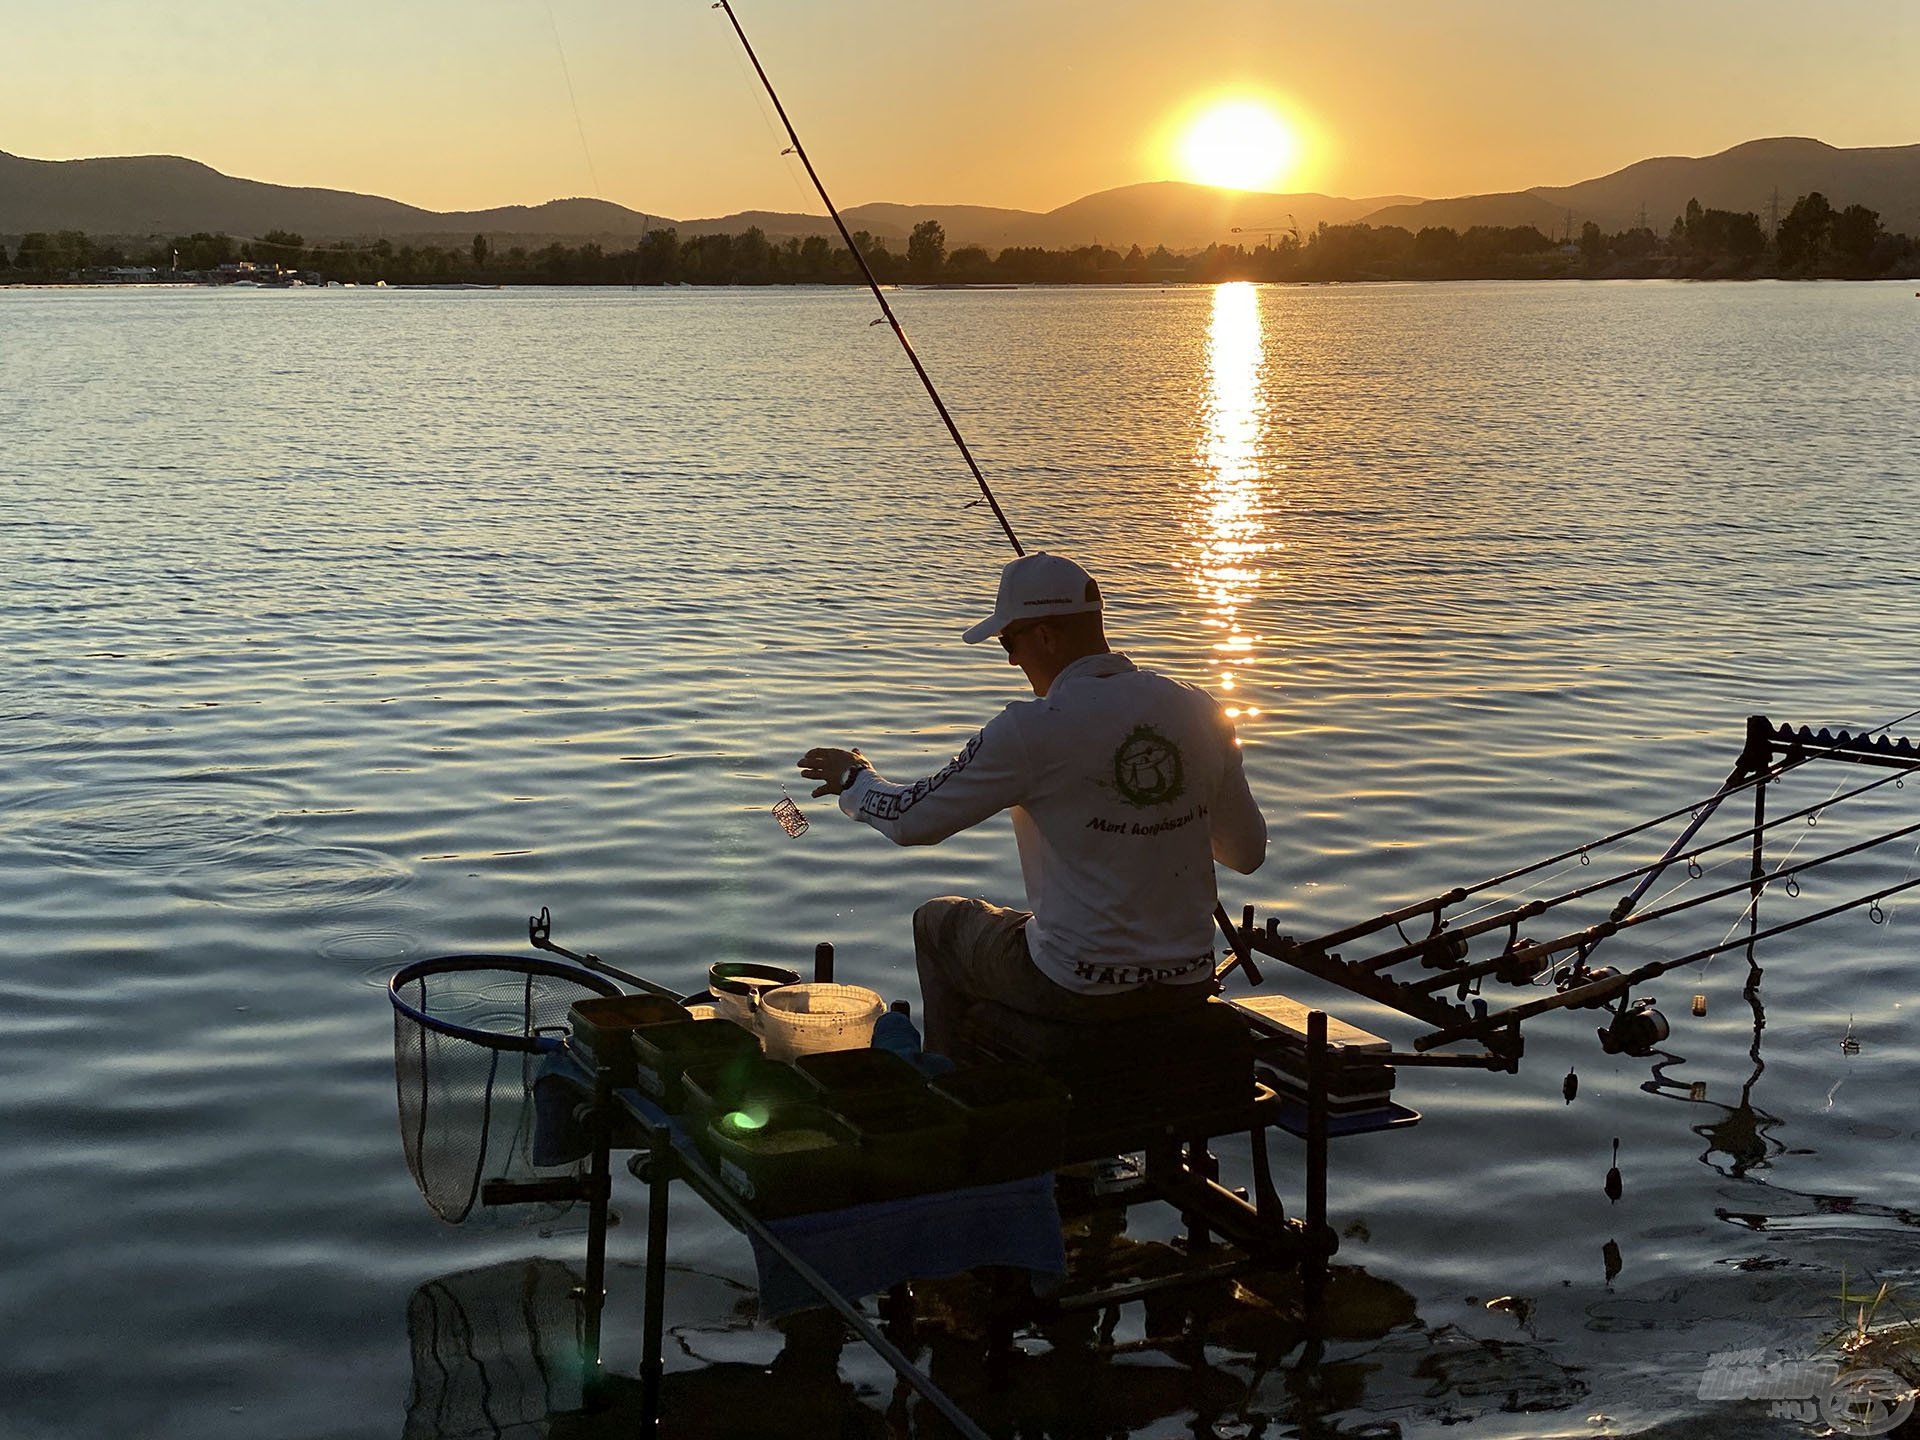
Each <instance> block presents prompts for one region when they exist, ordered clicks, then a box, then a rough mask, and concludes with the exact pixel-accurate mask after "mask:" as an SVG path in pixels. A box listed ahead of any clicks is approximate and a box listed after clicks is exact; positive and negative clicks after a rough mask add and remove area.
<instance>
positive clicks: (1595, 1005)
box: [1556, 961, 1626, 1010]
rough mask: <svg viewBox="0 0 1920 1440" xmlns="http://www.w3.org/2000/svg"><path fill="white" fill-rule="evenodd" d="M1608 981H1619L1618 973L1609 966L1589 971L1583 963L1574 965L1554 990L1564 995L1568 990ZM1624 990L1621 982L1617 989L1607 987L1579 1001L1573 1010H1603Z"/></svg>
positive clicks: (1624, 985) (1624, 986)
mask: <svg viewBox="0 0 1920 1440" xmlns="http://www.w3.org/2000/svg"><path fill="white" fill-rule="evenodd" d="M1608 980H1620V972H1619V971H1618V970H1616V969H1614V967H1613V966H1611V965H1601V966H1597V967H1596V968H1594V969H1592V970H1589V969H1588V968H1587V967H1586V964H1585V963H1584V961H1583V962H1582V963H1580V964H1577V965H1575V966H1574V968H1573V969H1572V970H1571V971H1570V972H1568V974H1567V978H1566V979H1564V980H1562V981H1561V982H1560V983H1559V985H1558V986H1557V987H1556V988H1557V989H1559V990H1560V991H1561V992H1562V993H1565V992H1566V991H1568V990H1578V989H1580V988H1581V987H1583V986H1586V985H1597V984H1601V983H1602V982H1604V981H1608ZM1625 989H1626V982H1625V981H1624V980H1621V981H1620V984H1619V985H1618V986H1617V987H1615V986H1608V987H1607V988H1605V989H1603V990H1601V991H1599V992H1598V993H1597V994H1594V995H1591V996H1589V997H1588V998H1587V999H1585V1000H1582V1001H1579V1002H1578V1003H1577V1004H1576V1005H1575V1006H1574V1008H1575V1009H1576V1010H1602V1009H1605V1008H1606V1007H1607V1006H1608V1005H1611V1004H1612V1003H1613V998H1614V996H1616V995H1619V994H1621V993H1622V992H1623V991H1624V990H1625Z"/></svg>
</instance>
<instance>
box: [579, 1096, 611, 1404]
mask: <svg viewBox="0 0 1920 1440" xmlns="http://www.w3.org/2000/svg"><path fill="white" fill-rule="evenodd" d="M612 1104H613V1072H612V1071H611V1070H609V1069H608V1068H607V1067H606V1066H604V1065H603V1066H601V1067H600V1068H599V1069H598V1070H597V1071H596V1072H595V1073H594V1077H593V1112H592V1114H591V1115H590V1116H589V1118H588V1121H587V1131H588V1134H589V1135H590V1136H591V1138H592V1142H593V1149H592V1151H591V1158H590V1159H589V1161H588V1170H587V1274H586V1281H585V1284H584V1286H583V1289H584V1290H585V1292H586V1293H585V1295H584V1296H582V1299H583V1300H584V1302H585V1306H584V1308H585V1312H586V1313H585V1320H586V1337H585V1338H586V1344H585V1353H584V1355H583V1357H582V1358H583V1362H584V1365H583V1370H582V1379H581V1396H582V1398H583V1399H584V1400H585V1401H586V1403H587V1405H588V1408H590V1409H591V1408H593V1407H595V1406H596V1405H597V1404H598V1403H599V1400H600V1398H601V1388H600V1382H601V1378H602V1377H601V1374H600V1312H601V1310H602V1309H603V1308H604V1307H605V1305H606V1303H607V1201H608V1198H609V1197H610V1196H611V1194H612V1193H613V1181H612V1178H611V1176H610V1175H609V1173H608V1172H609V1169H610V1168H611V1156H610V1155H609V1153H608V1151H609V1145H608V1133H609V1130H610V1128H611V1126H610V1123H609V1121H610V1110H611V1106H612Z"/></svg>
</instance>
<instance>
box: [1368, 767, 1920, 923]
mask: <svg viewBox="0 0 1920 1440" xmlns="http://www.w3.org/2000/svg"><path fill="white" fill-rule="evenodd" d="M1904 773H1905V772H1903V771H1897V770H1896V771H1892V772H1889V773H1888V774H1886V775H1883V776H1881V777H1880V778H1879V779H1878V780H1869V781H1868V782H1867V783H1866V784H1864V785H1861V786H1858V787H1856V788H1855V789H1852V790H1849V791H1847V793H1846V794H1844V795H1842V794H1840V793H1839V792H1837V791H1836V792H1835V793H1834V794H1832V795H1829V796H1828V797H1827V798H1826V799H1825V800H1823V801H1821V802H1820V803H1819V804H1817V805H1808V806H1806V807H1804V808H1802V809H1799V810H1795V811H1792V812H1790V813H1788V814H1785V815H1776V816H1774V817H1773V818H1772V819H1770V820H1768V821H1766V822H1764V823H1763V824H1760V825H1749V826H1747V827H1746V828H1745V829H1743V830H1736V831H1734V832H1733V833H1732V834H1731V835H1725V836H1722V837H1721V838H1720V839H1718V840H1713V841H1709V842H1708V843H1707V844H1705V845H1699V846H1695V847H1694V848H1693V849H1691V850H1683V851H1681V852H1680V853H1679V854H1677V855H1674V856H1673V857H1672V858H1671V859H1661V860H1651V861H1648V862H1647V863H1646V864H1644V865H1638V866H1635V867H1634V868H1633V869H1631V870H1622V871H1620V872H1618V873H1617V874H1613V875H1607V876H1603V877H1602V878H1601V879H1598V880H1594V881H1591V882H1589V883H1588V884H1585V885H1582V886H1579V887H1578V888H1576V889H1573V890H1569V891H1567V892H1565V893H1564V894H1561V895H1554V896H1550V897H1549V898H1547V899H1545V900H1542V901H1539V902H1538V903H1539V904H1540V905H1541V906H1542V907H1544V908H1546V909H1551V908H1553V907H1554V906H1556V905H1563V904H1566V903H1567V902H1569V901H1572V900H1584V899H1585V898H1586V897H1587V896H1589V895H1593V894H1597V893H1598V892H1600V891H1602V890H1610V889H1612V888H1613V887H1614V886H1616V885H1621V884H1624V883H1625V882H1627V881H1629V880H1635V879H1638V878H1639V877H1640V876H1642V875H1646V874H1649V873H1650V872H1652V871H1654V870H1658V869H1660V868H1661V867H1662V866H1663V865H1667V864H1689V863H1692V862H1694V861H1696V860H1698V859H1699V857H1700V856H1702V855H1705V854H1707V853H1708V852H1709V851H1712V850H1718V849H1720V848H1722V847H1723V846H1727V845H1732V844H1735V843H1737V842H1739V841H1741V840H1750V839H1752V838H1754V837H1755V836H1756V835H1762V834H1765V833H1766V832H1767V831H1769V830H1772V829H1775V828H1776V827H1778V826H1781V825H1785V824H1788V823H1790V822H1791V821H1794V820H1799V819H1803V818H1805V817H1806V816H1808V815H1815V814H1818V813H1820V812H1821V811H1823V810H1826V809H1828V808H1829V807H1831V806H1834V805H1840V804H1844V803H1846V802H1847V801H1849V800H1853V799H1856V798H1858V797H1859V796H1861V795H1865V794H1866V793H1867V792H1868V791H1870V790H1878V789H1879V788H1880V787H1881V786H1882V785H1888V784H1895V785H1897V784H1899V783H1900V782H1901V779H1902V776H1903V775H1904ZM1845 783H1846V781H1845V780H1844V778H1843V779H1842V781H1841V784H1843V785H1844V784H1845ZM1801 838H1802V839H1804V838H1805V836H1804V834H1803V835H1802V836H1801ZM1734 858H1738V857H1734ZM1727 863H1729V862H1728V861H1716V862H1715V864H1714V867H1713V868H1715V869H1719V868H1721V866H1723V865H1725V864H1727ZM1574 868H1575V867H1573V866H1571V865H1565V866H1562V867H1561V868H1560V869H1558V870H1555V871H1552V872H1550V873H1548V874H1546V875H1544V876H1542V877H1541V878H1540V879H1538V880H1536V881H1534V882H1533V883H1532V884H1531V885H1528V886H1526V887H1525V888H1524V889H1521V890H1516V891H1511V892H1509V893H1508V894H1507V895H1505V896H1503V897H1502V898H1501V899H1499V900H1492V901H1488V902H1487V903H1486V904H1483V905H1476V906H1474V907H1473V908H1472V909H1470V910H1463V911H1461V912H1460V913H1459V914H1458V915H1457V916H1456V917H1455V923H1454V925H1453V927H1452V932H1453V933H1454V934H1456V935H1457V934H1460V933H1461V932H1462V930H1463V929H1464V928H1466V927H1465V926H1463V925H1462V924H1461V923H1460V922H1462V921H1469V920H1470V919H1471V917H1472V916H1475V915H1478V914H1480V913H1481V912H1482V911H1484V910H1490V909H1493V908H1494V907H1495V906H1496V905H1511V904H1512V902H1513V901H1514V900H1517V899H1518V898H1520V897H1521V896H1523V895H1528V894H1531V893H1532V892H1533V891H1535V890H1538V889H1539V888H1540V887H1541V886H1542V885H1545V884H1547V883H1549V882H1550V881H1553V880H1555V879H1558V878H1559V877H1560V876H1562V875H1565V874H1567V873H1568V872H1569V871H1571V870H1572V869H1574ZM1689 878H1691V879H1698V878H1699V877H1698V876H1690V877H1689ZM1668 893H1669V894H1670V893H1672V892H1671V891H1669V892H1668ZM1492 918H1493V917H1489V919H1492ZM1511 918H1514V917H1513V915H1512V913H1511V911H1502V912H1501V914H1500V915H1499V917H1498V919H1499V921H1500V922H1501V923H1505V922H1506V921H1507V920H1509V919H1511ZM1522 918H1524V917H1522ZM1471 923H1472V924H1475V925H1481V926H1487V921H1472V922H1471ZM1736 923H1738V922H1736ZM1488 928H1497V927H1488ZM1403 938H1404V937H1403Z"/></svg>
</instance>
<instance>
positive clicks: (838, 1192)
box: [699, 1104, 862, 1219]
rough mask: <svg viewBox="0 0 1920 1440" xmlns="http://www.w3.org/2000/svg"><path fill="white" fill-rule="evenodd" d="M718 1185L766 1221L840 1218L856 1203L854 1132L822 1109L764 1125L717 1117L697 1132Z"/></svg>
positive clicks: (791, 1108)
mask: <svg viewBox="0 0 1920 1440" xmlns="http://www.w3.org/2000/svg"><path fill="white" fill-rule="evenodd" d="M699 1137H700V1145H701V1148H702V1149H703V1150H705V1151H706V1154H707V1158H708V1159H710V1160H711V1161H712V1162H713V1167H714V1173H715V1174H716V1175H717V1176H718V1177H719V1180H720V1183H721V1184H722V1185H724V1186H726V1187H727V1189H729V1190H730V1191H732V1192H733V1193H734V1194H735V1195H738V1196H739V1197H740V1198H741V1199H742V1200H744V1201H746V1202H747V1207H748V1208H749V1209H750V1210H752V1211H753V1213H754V1214H756V1215H759V1216H763V1217H765V1218H767V1219H778V1218H779V1217H781V1216H783V1215H803V1214H811V1213H812V1212H814V1211H816V1210H840V1209H843V1208H845V1207H846V1206H848V1205H851V1204H853V1203H855V1201H857V1200H858V1199H859V1198H860V1194H859V1187H858V1184H857V1180H858V1176H859V1169H860V1165H861V1161H862V1155H861V1151H860V1147H859V1146H858V1145H857V1144H856V1143H855V1141H854V1137H853V1134H852V1132H851V1131H850V1130H849V1129H848V1128H847V1126H846V1125H845V1124H844V1123H843V1122H842V1121H841V1120H840V1119H839V1118H838V1117H837V1116H835V1115H833V1114H831V1113H830V1112H828V1111H827V1110H826V1109H824V1108H823V1107H821V1106H819V1105H806V1104H789V1105H781V1106H776V1107H774V1109H773V1110H772V1111H771V1112H770V1113H769V1114H768V1115H767V1117H766V1119H765V1121H764V1122H761V1121H760V1117H758V1116H750V1117H749V1116H745V1115H743V1114H741V1113H740V1112H728V1113H725V1114H721V1115H716V1116H715V1117H714V1118H713V1119H712V1121H710V1122H709V1123H708V1124H707V1125H706V1127H705V1128H704V1129H702V1130H701V1131H700V1132H699Z"/></svg>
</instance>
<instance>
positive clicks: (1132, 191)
mask: <svg viewBox="0 0 1920 1440" xmlns="http://www.w3.org/2000/svg"><path fill="white" fill-rule="evenodd" d="M1408 198H1409V197H1406V196H1383V197H1378V198H1375V199H1371V200H1345V199H1339V198H1336V197H1332V196H1327V195H1266V194H1259V193H1255V192H1248V191H1235V190H1215V189H1212V188H1210V187H1208V186H1205V185H1183V184H1179V183H1176V182H1173V181H1162V182H1157V183H1151V184H1145V185H1127V186H1123V187H1121V188H1119V189H1117V190H1103V191H1101V192H1100V193H1099V194H1096V195H1088V196H1085V197H1084V198H1082V199H1079V200H1075V201H1073V202H1072V203H1070V204H1067V205H1062V206H1060V207H1059V208H1058V209H1055V210H1050V211H1046V212H1044V213H1041V212H1037V211H1032V210H1009V209H1004V208H999V207H995V206H989V205H900V204H893V203H884V202H883V203H876V204H869V205H855V206H853V207H851V208H850V209H848V210H847V211H846V212H845V214H846V219H847V224H848V225H849V226H850V227H851V228H853V229H855V230H866V231H868V232H870V233H871V234H873V235H876V236H878V237H880V238H881V239H884V240H886V241H888V242H889V243H890V244H897V243H899V242H904V241H905V239H906V237H907V235H908V234H909V233H910V232H911V231H912V229H913V227H914V226H915V225H917V224H919V223H920V222H921V221H922V220H938V221H939V222H940V224H941V226H942V227H943V228H944V229H945V230H946V232H947V243H948V245H949V246H950V247H958V246H960V245H968V244H975V245H985V246H987V247H988V248H990V249H996V250H997V249H1000V248H1003V247H1005V246H1008V245H1043V246H1047V247H1049V248H1058V247H1062V246H1074V245H1089V244H1092V243H1094V242H1095V241H1100V242H1103V243H1105V244H1108V245H1114V246H1118V247H1121V248H1125V247H1126V246H1128V245H1132V244H1136V243H1137V244H1139V245H1142V246H1144V247H1146V248H1148V249H1151V248H1152V247H1153V246H1155V245H1165V246H1167V247H1168V248H1169V249H1174V250H1191V249H1200V248H1204V247H1205V246H1207V245H1208V244H1211V243H1212V242H1214V241H1227V240H1231V239H1232V238H1233V236H1232V233H1231V232H1232V228H1233V227H1234V226H1235V225H1245V226H1247V228H1248V229H1249V230H1252V229H1253V228H1255V227H1261V228H1265V229H1272V230H1284V229H1285V228H1286V226H1287V225H1288V224H1289V223H1293V224H1298V225H1299V226H1300V227H1301V228H1302V229H1305V230H1310V229H1312V228H1313V227H1314V226H1315V225H1317V224H1319V223H1320V221H1322V220H1326V221H1329V222H1333V223H1337V222H1339V221H1342V220H1350V219H1353V218H1355V217H1357V216H1359V215H1360V214H1363V213H1365V212H1366V211H1368V210H1374V209H1378V208H1379V207H1380V206H1382V205H1387V204H1392V203H1396V202H1400V201H1404V200H1406V199H1408ZM663 224H668V225H672V226H674V227H675V228H676V229H677V230H678V231H679V232H680V234H681V236H682V237H686V236H691V235H707V234H714V233H719V232H732V233H738V232H740V231H742V230H745V229H747V228H748V227H749V226H753V225H757V226H759V227H760V228H761V229H762V230H764V231H765V232H766V233H767V234H768V235H769V236H771V237H773V238H774V239H776V240H783V239H786V238H787V237H788V236H794V235H798V236H807V235H826V236H829V237H831V236H833V235H834V234H835V231H834V228H833V222H832V221H831V220H829V219H827V218H826V217H825V216H824V215H807V214H795V213H792V212H784V211H777V210H746V211H740V212H738V213H735V214H732V215H718V216H712V217H706V218H700V219H675V218H672V217H668V216H662V215H658V214H653V215H646V214H642V213H641V212H640V211H637V210H630V209H628V208H627V207H626V206H624V205H616V204H613V203H612V202H611V201H606V200H582V199H573V200H550V201H548V202H547V203H546V204H544V205H506V206H501V207H499V208H497V209H493V210H454V211H437V210H425V209H421V208H420V207H418V206H415V205H406V204H402V203H401V202H400V201H397V200H388V199H384V198H382V197H380V196H377V195H359V194H355V193H353V192H351V191H346V190H322V189H313V188H306V187H297V186H291V185H270V184H267V183H265V182H262V181H258V180H242V179H238V178H236V177H234V176H231V175H224V174H222V173H221V172H220V171H218V170H215V169H213V168H212V167H211V166H208V165H202V164H200V163H199V162H198V161H195V160H185V159H181V158H180V157H178V156H173V155H141V156H128V157H121V158H116V159H100V160H29V159H24V158H22V157H20V156H17V155H9V154H6V153H5V152H0V235H19V234H21V233H23V232H25V231H28V230H84V231H86V232H87V233H88V234H90V235H119V236H128V237H139V238H145V237H148V236H154V235H177V234H188V233H191V232H193V231H196V230H211V231H216V232H221V231H224V232H225V233H227V234H230V235H236V236H255V235H262V234H265V233H266V232H267V231H269V230H292V231H295V232H297V233H298V234H300V235H303V236H305V237H306V239H307V240H308V241H309V242H313V243H319V242H323V241H329V240H370V239H376V238H379V237H382V236H384V237H386V238H388V239H391V240H395V241H402V240H414V241H425V240H432V241H437V242H440V243H447V242H450V241H452V242H457V243H460V244H465V243H466V241H467V240H469V239H470V238H472V237H473V236H474V235H475V234H486V235H489V236H492V237H494V239H495V240H496V242H497V243H500V244H508V243H515V244H517V243H530V244H545V243H547V242H548V241H551V240H564V241H567V242H569V243H573V244H578V243H580V242H582V241H586V240H598V241H601V242H615V243H631V242H632V241H633V240H634V239H635V238H637V237H638V236H640V235H642V234H644V233H645V231H646V230H647V229H649V228H653V227H656V226H660V225H663Z"/></svg>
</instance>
